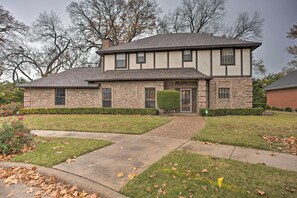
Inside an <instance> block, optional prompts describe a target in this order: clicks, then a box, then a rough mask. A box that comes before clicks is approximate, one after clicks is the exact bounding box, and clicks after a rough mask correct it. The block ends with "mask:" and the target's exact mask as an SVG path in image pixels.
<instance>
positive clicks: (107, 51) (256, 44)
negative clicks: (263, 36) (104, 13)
mask: <svg viewBox="0 0 297 198" xmlns="http://www.w3.org/2000/svg"><path fill="white" fill-rule="evenodd" d="M261 45H262V43H260V42H251V43H244V44H224V45H199V46H176V47H155V48H136V49H118V50H112V49H110V48H108V49H105V50H99V51H96V53H97V54H99V55H103V54H113V53H118V52H138V51H144V52H150V51H168V50H182V49H220V48H228V47H234V48H240V47H246V48H252V51H253V50H255V49H257V48H258V47H260V46H261Z"/></svg>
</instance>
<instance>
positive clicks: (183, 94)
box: [180, 89, 192, 113]
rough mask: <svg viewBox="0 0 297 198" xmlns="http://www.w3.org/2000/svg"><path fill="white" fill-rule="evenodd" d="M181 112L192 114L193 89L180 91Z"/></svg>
mask: <svg viewBox="0 0 297 198" xmlns="http://www.w3.org/2000/svg"><path fill="white" fill-rule="evenodd" d="M180 112H185V113H191V112H192V89H181V90H180Z"/></svg>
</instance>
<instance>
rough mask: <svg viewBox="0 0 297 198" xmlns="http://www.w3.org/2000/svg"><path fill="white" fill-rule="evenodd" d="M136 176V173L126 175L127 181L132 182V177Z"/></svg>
mask: <svg viewBox="0 0 297 198" xmlns="http://www.w3.org/2000/svg"><path fill="white" fill-rule="evenodd" d="M136 176H137V173H130V174H128V179H129V180H132V179H134V177H136Z"/></svg>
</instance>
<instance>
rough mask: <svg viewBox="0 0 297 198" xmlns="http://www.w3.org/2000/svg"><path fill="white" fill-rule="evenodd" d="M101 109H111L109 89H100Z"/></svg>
mask: <svg viewBox="0 0 297 198" xmlns="http://www.w3.org/2000/svg"><path fill="white" fill-rule="evenodd" d="M102 107H111V88H102Z"/></svg>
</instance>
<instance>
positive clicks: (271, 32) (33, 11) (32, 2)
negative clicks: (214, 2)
mask: <svg viewBox="0 0 297 198" xmlns="http://www.w3.org/2000/svg"><path fill="white" fill-rule="evenodd" d="M71 1H73V0H0V5H2V6H4V8H5V9H7V10H9V11H10V12H11V13H12V14H13V16H15V18H16V19H17V20H19V21H22V22H24V23H25V24H27V25H30V24H31V23H32V22H33V21H34V20H35V19H36V18H37V17H38V15H39V13H40V12H42V11H44V10H47V11H50V10H53V11H55V12H56V13H57V14H58V15H59V16H60V17H61V19H62V21H63V22H64V23H65V24H70V19H69V17H68V14H67V13H66V11H65V10H66V7H67V5H69V3H70V2H71ZM181 1H182V0H157V2H158V3H159V5H160V7H161V8H162V9H163V10H164V12H167V11H168V10H173V9H175V8H176V7H177V6H178V5H180V3H181ZM296 8H297V0H228V1H227V5H226V11H227V15H226V22H227V23H230V24H232V23H233V22H234V20H235V19H236V17H237V15H238V13H240V12H242V11H247V12H250V13H253V12H254V11H260V13H261V15H262V16H263V17H264V19H265V24H264V31H263V41H262V42H263V44H262V46H261V47H260V48H258V49H256V50H255V51H254V56H255V58H256V59H260V58H261V59H263V60H264V63H265V66H266V68H267V70H268V73H270V72H278V71H280V70H281V68H282V67H283V66H285V65H286V64H287V63H288V62H289V61H290V60H291V59H292V56H290V55H289V54H288V52H287V51H286V48H287V47H288V46H290V45H293V44H296V43H297V41H293V40H290V39H288V38H286V36H287V32H288V31H289V29H290V27H292V26H293V24H297V11H296Z"/></svg>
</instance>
